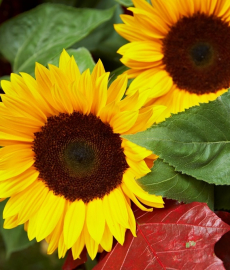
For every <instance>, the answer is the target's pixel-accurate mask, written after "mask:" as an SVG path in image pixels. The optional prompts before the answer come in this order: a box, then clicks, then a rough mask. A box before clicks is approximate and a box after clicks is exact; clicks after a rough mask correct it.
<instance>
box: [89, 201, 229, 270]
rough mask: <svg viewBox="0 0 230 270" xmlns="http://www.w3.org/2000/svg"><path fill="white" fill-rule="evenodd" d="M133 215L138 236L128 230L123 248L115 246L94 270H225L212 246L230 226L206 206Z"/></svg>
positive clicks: (175, 206)
mask: <svg viewBox="0 0 230 270" xmlns="http://www.w3.org/2000/svg"><path fill="white" fill-rule="evenodd" d="M134 213H135V216H136V220H137V237H136V238H135V237H133V236H132V234H131V233H130V232H129V231H127V234H126V240H125V243H124V245H123V246H121V245H120V244H116V246H115V247H114V249H113V250H112V251H111V252H110V253H108V254H107V256H106V257H105V258H104V259H103V260H101V261H100V262H99V264H98V265H96V266H95V267H94V270H99V269H104V270H106V269H110V270H121V269H122V270H128V269H132V270H140V269H154V270H158V269H159V270H163V269H185V270H190V269H196V270H199V269H202V270H205V269H208V270H216V269H218V270H222V269H225V268H224V266H223V263H222V261H221V260H220V259H219V258H217V257H216V256H215V254H214V244H215V243H216V242H217V241H218V239H219V238H220V237H221V236H222V235H223V234H224V233H226V232H227V231H229V230H230V226H228V225H227V224H225V223H224V222H222V220H221V219H220V218H218V216H216V215H215V214H214V213H213V212H212V211H211V210H210V209H209V208H208V206H207V205H206V204H204V203H190V204H184V205H178V204H171V206H169V207H167V208H165V209H154V210H153V212H152V213H147V212H143V211H141V210H139V209H137V210H135V211H134Z"/></svg>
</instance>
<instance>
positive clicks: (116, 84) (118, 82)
mask: <svg viewBox="0 0 230 270" xmlns="http://www.w3.org/2000/svg"><path fill="white" fill-rule="evenodd" d="M127 83H128V78H127V75H126V74H123V75H120V76H118V77H117V78H116V79H115V80H114V81H113V82H112V83H111V85H110V87H109V89H108V98H107V104H109V103H111V102H114V101H115V102H118V101H120V100H121V99H122V97H123V96H124V94H125V91H126V88H127Z"/></svg>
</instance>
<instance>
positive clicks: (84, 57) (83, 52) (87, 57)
mask: <svg viewBox="0 0 230 270" xmlns="http://www.w3.org/2000/svg"><path fill="white" fill-rule="evenodd" d="M67 52H68V54H69V55H70V56H71V55H73V56H74V58H75V61H76V63H77V65H78V67H79V69H80V72H83V71H85V70H86V69H87V68H89V69H90V71H91V72H92V70H93V68H94V66H95V63H94V61H93V58H92V56H91V54H90V52H89V51H88V50H87V49H86V48H79V49H77V50H75V49H69V50H67ZM58 63H59V56H56V57H55V58H54V59H52V60H51V61H50V64H53V65H55V66H58Z"/></svg>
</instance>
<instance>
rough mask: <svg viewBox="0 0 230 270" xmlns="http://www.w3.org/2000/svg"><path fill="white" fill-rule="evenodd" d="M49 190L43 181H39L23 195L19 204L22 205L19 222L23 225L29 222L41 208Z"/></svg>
mask: <svg viewBox="0 0 230 270" xmlns="http://www.w3.org/2000/svg"><path fill="white" fill-rule="evenodd" d="M48 192H49V189H48V188H47V187H46V186H45V184H44V183H43V182H42V181H41V180H37V181H35V182H34V184H33V185H31V186H30V187H29V188H28V189H27V190H26V191H25V192H24V193H22V194H21V198H19V200H18V202H20V201H21V200H22V205H21V208H20V211H19V213H18V222H19V224H23V223H24V222H26V221H27V220H29V219H30V218H31V217H32V216H33V215H34V214H35V213H37V212H38V210H39V209H40V208H41V206H42V204H43V202H44V200H45V198H46V196H47V194H48Z"/></svg>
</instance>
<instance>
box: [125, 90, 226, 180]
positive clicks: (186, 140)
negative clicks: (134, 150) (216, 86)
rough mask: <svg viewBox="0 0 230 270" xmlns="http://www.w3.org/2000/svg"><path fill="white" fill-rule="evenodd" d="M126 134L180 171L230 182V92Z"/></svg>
mask: <svg viewBox="0 0 230 270" xmlns="http://www.w3.org/2000/svg"><path fill="white" fill-rule="evenodd" d="M124 137H125V138H127V139H128V140H130V141H132V142H134V143H137V144H139V145H141V146H144V147H146V148H149V149H151V150H152V151H153V152H154V153H155V154H157V155H159V156H160V158H162V159H163V160H164V161H165V162H167V163H169V164H170V165H172V166H173V167H175V169H176V170H177V171H181V172H183V173H185V174H188V175H191V176H193V177H195V178H197V179H199V180H204V181H206V182H208V183H211V184H217V185H230V93H229V92H227V93H225V94H224V95H222V96H220V97H218V98H217V100H215V101H213V102H210V103H208V104H202V105H200V106H196V107H193V108H190V109H189V110H186V111H185V112H182V113H179V114H177V115H173V116H172V117H170V118H168V119H167V120H166V121H165V122H163V123H161V124H159V125H156V126H154V127H152V128H150V129H148V130H147V131H145V132H141V133H137V134H135V135H128V136H124Z"/></svg>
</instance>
